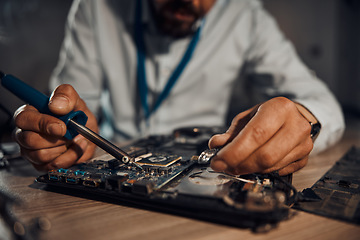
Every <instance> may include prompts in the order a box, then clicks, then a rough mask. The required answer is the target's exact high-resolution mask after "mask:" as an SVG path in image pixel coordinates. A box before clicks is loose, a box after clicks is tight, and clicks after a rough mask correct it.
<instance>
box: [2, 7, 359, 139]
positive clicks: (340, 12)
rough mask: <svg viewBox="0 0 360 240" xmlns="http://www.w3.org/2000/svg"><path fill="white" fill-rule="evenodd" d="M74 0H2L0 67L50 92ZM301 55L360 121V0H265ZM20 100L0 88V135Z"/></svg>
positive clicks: (349, 115) (5, 131)
mask: <svg viewBox="0 0 360 240" xmlns="http://www.w3.org/2000/svg"><path fill="white" fill-rule="evenodd" d="M71 2H72V1H71V0H51V1H49V0H0V70H2V71H4V72H6V73H11V74H12V75H15V76H17V77H19V78H20V79H22V80H24V81H26V82H27V83H29V84H30V85H32V86H33V87H35V88H36V89H38V90H40V91H43V92H44V93H45V92H47V81H48V79H49V77H50V74H51V72H52V70H53V68H54V67H55V65H56V62H57V59H58V53H59V49H60V46H61V43H62V39H63V35H64V23H65V20H66V16H67V13H68V10H69V8H70V5H71ZM263 3H264V6H265V8H266V9H267V10H268V11H269V12H270V13H271V14H272V15H273V16H274V17H275V18H276V19H277V21H278V24H279V26H280V28H281V29H282V30H283V32H284V33H285V35H286V36H287V37H288V38H289V39H290V40H291V41H292V42H293V43H294V45H295V47H296V49H297V51H298V53H299V55H300V57H301V58H302V60H303V61H304V62H305V63H306V64H307V65H308V66H309V67H310V68H311V69H312V70H314V71H315V73H316V74H317V75H318V76H319V77H320V78H321V79H322V80H323V81H325V82H326V83H327V84H328V86H329V87H330V89H331V90H332V91H333V92H334V93H335V95H336V96H337V98H338V99H339V101H340V103H341V105H342V107H343V109H344V112H345V114H346V117H347V118H352V119H358V121H360V24H359V23H360V1H358V0H316V1H314V0H301V1H299V0H263ZM20 105H22V102H21V101H20V100H18V99H17V98H15V97H13V96H12V95H11V94H9V93H8V92H7V91H6V90H4V89H1V88H0V137H1V140H0V142H1V141H4V142H6V141H10V140H11V137H10V136H11V131H12V130H13V123H12V122H11V118H12V114H13V112H14V111H15V110H16V108H18V107H19V106H20Z"/></svg>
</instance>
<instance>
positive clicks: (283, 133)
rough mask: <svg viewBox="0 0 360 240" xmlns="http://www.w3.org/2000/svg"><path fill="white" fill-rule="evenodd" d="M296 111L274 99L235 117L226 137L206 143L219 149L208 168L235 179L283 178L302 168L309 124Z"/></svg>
mask: <svg viewBox="0 0 360 240" xmlns="http://www.w3.org/2000/svg"><path fill="white" fill-rule="evenodd" d="M300 111H304V108H303V107H302V106H301V105H298V104H296V103H294V102H292V101H290V100H289V99H287V98H283V97H277V98H273V99H271V100H269V101H267V102H265V103H263V104H261V105H258V106H255V107H253V108H251V109H249V110H247V111H245V112H242V113H240V114H238V115H237V116H236V117H235V118H234V119H233V121H232V123H231V126H230V128H229V129H228V131H227V132H226V133H224V134H218V135H215V136H213V137H212V138H211V139H210V142H209V147H210V148H220V147H222V149H221V150H220V151H219V152H218V153H217V154H216V155H215V156H214V157H213V159H212V161H211V167H212V168H213V169H214V170H215V171H224V172H226V173H230V174H235V175H238V174H248V173H255V172H256V173H269V172H273V171H279V174H280V175H287V174H289V173H293V172H295V171H297V170H299V169H301V168H303V167H304V166H305V165H306V163H307V161H308V156H309V154H310V152H311V150H312V148H313V142H312V139H311V137H310V131H311V127H310V124H309V121H308V120H307V119H306V118H305V117H304V116H303V114H301V113H300ZM308 113H309V112H308ZM309 114H310V113H309ZM311 116H312V115H311Z"/></svg>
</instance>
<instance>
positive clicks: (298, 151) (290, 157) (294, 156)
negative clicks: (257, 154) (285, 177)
mask: <svg viewBox="0 0 360 240" xmlns="http://www.w3.org/2000/svg"><path fill="white" fill-rule="evenodd" d="M312 148H313V142H312V140H311V139H310V140H305V141H304V142H303V143H301V144H299V145H298V146H296V147H295V148H294V149H293V150H292V151H291V152H290V153H289V154H287V155H286V156H285V157H284V158H282V159H281V160H280V161H278V162H277V163H276V164H274V165H273V166H272V167H270V168H267V169H265V170H263V171H262V173H270V172H274V171H278V170H280V169H283V168H284V167H286V166H289V165H291V164H292V163H293V162H296V161H299V160H300V159H304V158H306V157H307V156H309V154H310V152H311V150H312Z"/></svg>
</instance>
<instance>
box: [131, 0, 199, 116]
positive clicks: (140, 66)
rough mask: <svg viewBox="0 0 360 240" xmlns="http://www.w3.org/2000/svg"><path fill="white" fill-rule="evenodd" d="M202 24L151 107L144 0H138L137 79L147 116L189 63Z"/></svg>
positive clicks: (136, 26)
mask: <svg viewBox="0 0 360 240" xmlns="http://www.w3.org/2000/svg"><path fill="white" fill-rule="evenodd" d="M201 28H202V25H200V27H199V28H198V29H197V31H196V32H195V34H194V36H193V38H192V40H191V42H190V43H189V46H188V48H187V50H186V52H185V54H184V56H183V57H182V59H181V61H180V63H179V64H178V66H177V67H176V68H175V70H174V72H173V73H172V74H171V76H170V78H169V80H168V82H167V83H166V85H165V87H164V89H163V91H162V92H161V93H160V95H159V96H158V98H157V99H156V101H155V104H154V106H153V108H152V109H150V107H149V104H148V101H147V94H148V85H147V81H146V68H145V58H146V49H145V43H144V34H143V26H142V0H137V2H136V12H135V44H136V48H137V81H138V88H139V93H140V101H141V105H142V107H143V110H144V114H145V118H146V119H149V117H150V115H151V114H152V113H154V112H155V111H156V110H157V109H158V108H159V107H160V105H161V103H162V102H163V101H164V100H165V99H166V98H167V97H168V95H169V94H170V91H171V89H172V88H173V87H174V85H175V83H176V81H177V80H178V79H179V77H180V75H181V73H182V72H183V70H184V69H185V67H186V66H187V64H188V63H189V61H190V59H191V57H192V54H193V52H194V50H195V47H196V45H197V43H198V41H199V38H200V32H201Z"/></svg>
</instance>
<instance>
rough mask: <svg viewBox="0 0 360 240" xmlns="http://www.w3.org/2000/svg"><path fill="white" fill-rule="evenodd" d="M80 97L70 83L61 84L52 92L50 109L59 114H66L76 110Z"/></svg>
mask: <svg viewBox="0 0 360 240" xmlns="http://www.w3.org/2000/svg"><path fill="white" fill-rule="evenodd" d="M79 99H80V97H79V95H78V93H77V92H76V91H75V89H74V88H73V87H72V86H71V85H69V84H63V85H59V86H58V87H57V88H56V89H55V90H54V91H53V92H52V94H51V96H50V99H49V109H50V111H51V112H53V113H55V114H58V115H65V114H67V113H69V112H71V111H72V110H74V108H75V106H76V104H77V102H78V101H79Z"/></svg>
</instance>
